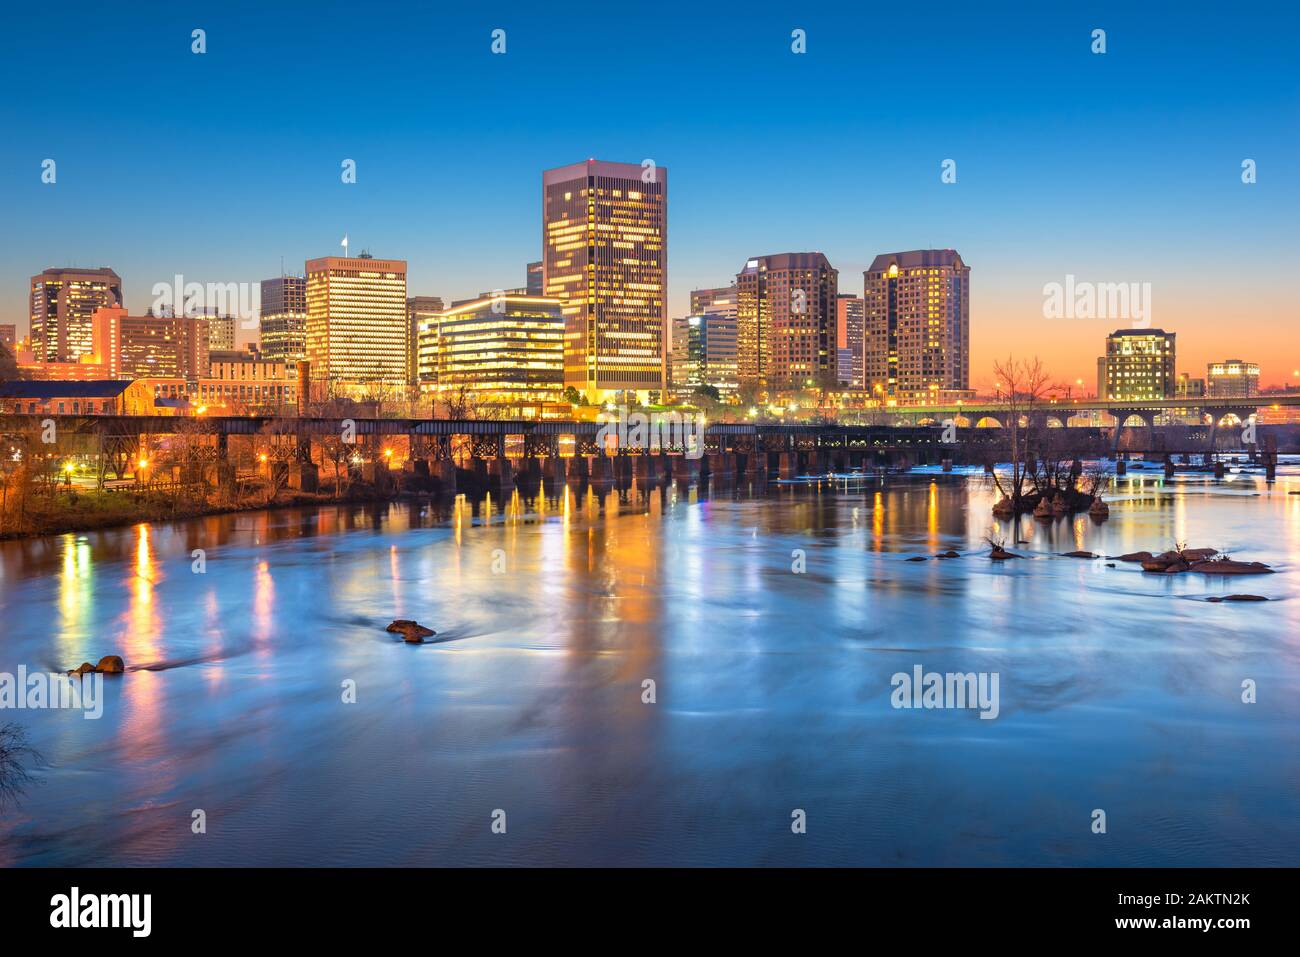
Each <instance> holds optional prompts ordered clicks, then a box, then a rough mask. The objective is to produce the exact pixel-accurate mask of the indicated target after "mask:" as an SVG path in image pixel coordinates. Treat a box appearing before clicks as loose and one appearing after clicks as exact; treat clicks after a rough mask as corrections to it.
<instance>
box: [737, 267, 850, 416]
mask: <svg viewBox="0 0 1300 957" xmlns="http://www.w3.org/2000/svg"><path fill="white" fill-rule="evenodd" d="M838 286H839V273H838V272H837V271H836V270H835V268H834V267H832V266H831V264H830V263H829V262H828V261H827V259H826V257H825V256H823V255H822V254H821V253H781V254H779V255H775V256H758V257H756V258H754V259H750V260H749V261H748V262H746V263H745V268H744V269H743V270H742V271H741V272H740V273H738V274H737V276H736V336H737V350H738V357H737V358H738V365H739V368H738V370H737V374H738V376H739V378H740V382H741V384H742V385H748V384H752V385H757V386H759V387H760V388H765V389H767V390H768V391H769V392H784V391H794V390H799V389H804V388H808V387H817V388H832V387H834V385H835V383H836V381H837V372H836V365H837V362H838V356H837V355H836V351H835V316H836V306H835V298H836V296H837V295H838Z"/></svg>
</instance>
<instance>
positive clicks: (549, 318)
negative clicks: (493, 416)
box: [426, 294, 565, 418]
mask: <svg viewBox="0 0 1300 957" xmlns="http://www.w3.org/2000/svg"><path fill="white" fill-rule="evenodd" d="M562 310H563V303H562V302H561V301H560V300H559V299H553V298H547V297H538V296H521V295H516V294H507V295H503V296H493V297H485V298H482V299H476V300H474V301H473V302H469V303H465V304H464V305H460V306H455V307H453V308H451V309H448V310H447V311H446V312H444V313H442V315H441V316H439V317H438V321H437V326H438V341H437V391H438V393H439V394H440V395H442V396H444V397H446V398H447V399H448V400H449V401H452V402H456V401H458V400H459V397H460V396H461V395H462V394H468V395H470V396H472V397H473V400H474V402H476V403H479V404H482V405H485V406H491V407H493V408H494V409H495V410H497V411H500V412H501V413H503V414H506V415H515V416H520V417H523V418H536V417H540V416H541V414H542V410H543V406H544V405H546V404H547V403H554V402H560V401H562V400H563V398H564V334H565V318H564V314H563V311H562ZM426 342H427V339H426Z"/></svg>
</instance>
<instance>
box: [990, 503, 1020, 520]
mask: <svg viewBox="0 0 1300 957" xmlns="http://www.w3.org/2000/svg"><path fill="white" fill-rule="evenodd" d="M993 514H994V515H995V516H997V517H999V518H1013V517H1014V516H1015V514H1016V507H1015V506H1014V505H1012V504H1011V499H1009V498H1003V499H1001V500H1000V501H999V502H998V503H997V504H996V505H994V506H993Z"/></svg>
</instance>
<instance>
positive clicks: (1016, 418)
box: [993, 356, 1053, 515]
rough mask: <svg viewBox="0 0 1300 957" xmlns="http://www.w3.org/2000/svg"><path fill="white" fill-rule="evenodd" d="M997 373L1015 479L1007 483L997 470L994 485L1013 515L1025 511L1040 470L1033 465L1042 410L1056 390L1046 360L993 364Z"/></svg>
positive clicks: (1003, 506) (1010, 358)
mask: <svg viewBox="0 0 1300 957" xmlns="http://www.w3.org/2000/svg"><path fill="white" fill-rule="evenodd" d="M993 374H994V375H996V376H997V378H998V381H999V382H1000V383H1001V390H1002V391H1003V393H1004V402H1003V412H1004V416H1005V420H1006V421H1004V422H1003V427H1004V428H1005V429H1006V430H1007V437H1008V439H1009V440H1010V445H1011V476H1010V478H1009V480H1007V482H1006V484H1004V480H1003V477H1002V476H999V475H998V473H997V470H996V469H995V470H994V471H993V484H994V485H995V486H996V487H997V490H998V491H999V492H1001V493H1002V498H1003V502H1000V503H999V505H1000V506H1002V508H1003V509H1004V510H1005V509H1006V508H1008V507H1009V509H1010V511H1011V513H1012V514H1016V515H1018V514H1020V512H1021V511H1023V510H1024V508H1023V502H1024V499H1025V496H1026V494H1027V486H1028V485H1029V483H1030V479H1031V477H1032V475H1033V474H1034V472H1036V471H1037V468H1036V466H1035V465H1033V464H1032V463H1033V462H1034V459H1035V455H1036V449H1035V446H1036V443H1037V440H1038V431H1039V430H1040V429H1042V428H1043V423H1042V422H1041V421H1039V420H1040V418H1041V417H1040V416H1039V415H1038V411H1039V409H1040V408H1041V406H1042V405H1043V403H1044V400H1045V399H1046V397H1047V394H1048V393H1049V392H1050V391H1051V390H1052V388H1053V387H1052V385H1051V384H1050V377H1049V376H1048V374H1047V371H1046V370H1045V369H1044V368H1043V363H1042V360H1041V359H1039V358H1038V357H1036V356H1035V357H1034V358H1032V359H1013V358H1012V357H1011V356H1007V358H1006V359H1005V360H1001V361H998V362H995V363H994V364H993Z"/></svg>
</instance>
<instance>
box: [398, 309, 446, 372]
mask: <svg viewBox="0 0 1300 957" xmlns="http://www.w3.org/2000/svg"><path fill="white" fill-rule="evenodd" d="M443 308H444V307H443V304H442V297H441V296H411V297H410V298H408V299H407V300H406V335H407V340H406V378H407V382H408V383H409V384H410V385H413V386H420V387H421V388H425V387H428V386H432V385H434V384H435V383H436V382H437V381H438V369H437V364H436V359H437V345H438V316H439V315H440V314H441V313H442V310H443ZM422 343H425V344H427V345H428V346H429V348H428V353H427V354H428V357H429V358H428V361H427V363H426V362H424V361H422V356H423V355H425V353H424V352H422V345H421V344H422Z"/></svg>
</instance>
